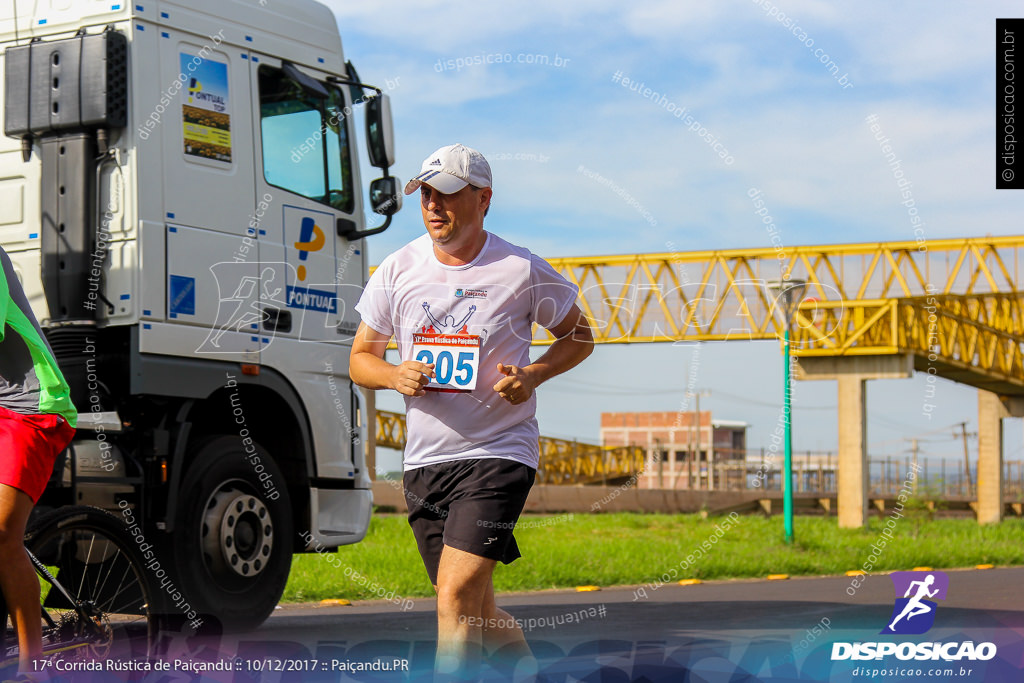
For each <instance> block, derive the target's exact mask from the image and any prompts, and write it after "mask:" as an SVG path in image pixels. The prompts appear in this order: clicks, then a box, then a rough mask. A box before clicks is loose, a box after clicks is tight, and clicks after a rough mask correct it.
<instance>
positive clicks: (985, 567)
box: [974, 564, 995, 569]
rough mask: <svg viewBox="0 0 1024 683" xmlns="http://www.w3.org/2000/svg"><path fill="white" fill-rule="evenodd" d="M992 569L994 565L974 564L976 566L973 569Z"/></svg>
mask: <svg viewBox="0 0 1024 683" xmlns="http://www.w3.org/2000/svg"><path fill="white" fill-rule="evenodd" d="M994 567H995V565H994V564H976V565H974V568H975V569H992V568H994Z"/></svg>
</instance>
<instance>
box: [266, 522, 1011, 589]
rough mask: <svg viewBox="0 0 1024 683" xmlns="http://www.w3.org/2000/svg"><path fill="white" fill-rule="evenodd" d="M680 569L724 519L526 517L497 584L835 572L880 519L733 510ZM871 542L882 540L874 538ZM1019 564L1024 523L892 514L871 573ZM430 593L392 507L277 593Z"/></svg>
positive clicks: (862, 549)
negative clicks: (790, 519) (788, 540)
mask: <svg viewBox="0 0 1024 683" xmlns="http://www.w3.org/2000/svg"><path fill="white" fill-rule="evenodd" d="M734 519H736V522H735V523H734V524H733V526H732V528H730V529H728V530H727V531H725V532H724V533H723V534H722V535H721V538H720V539H719V540H718V541H717V543H715V544H714V545H710V550H709V551H707V552H704V553H703V557H701V558H700V559H696V558H694V561H693V563H692V565H690V566H689V567H688V568H686V569H681V568H680V563H681V562H683V563H685V562H686V558H687V556H688V555H690V554H695V551H697V550H698V549H701V545H702V544H703V543H704V542H705V541H708V540H709V538H711V537H712V536H713V535H714V534H715V526H716V525H719V526H725V524H726V518H725V517H709V518H708V519H701V518H700V516H699V515H661V514H634V513H618V514H602V515H589V514H576V515H573V516H572V517H571V518H569V516H568V515H528V516H524V517H523V518H522V519H521V520H520V528H517V530H516V539H517V540H518V542H519V547H520V549H521V551H522V553H523V557H522V558H521V559H519V560H517V561H516V562H515V563H514V564H512V565H509V566H504V565H501V564H499V565H498V568H497V570H496V571H495V575H494V585H495V589H496V590H497V591H498V592H510V591H528V590H541V589H546V588H567V587H573V586H577V585H581V584H596V585H599V586H614V585H629V584H642V583H648V582H654V581H657V580H658V579H659V577H661V576H662V575H663V574H665V573H666V572H668V571H670V570H671V569H673V568H675V569H676V571H677V572H678V575H677V576H675V577H674V578H675V579H683V578H701V579H725V578H741V577H763V576H765V575H767V574H775V573H782V574H790V575H815V574H840V573H842V572H845V571H847V570H850V569H860V568H861V567H862V565H863V564H864V563H865V562H866V561H867V559H868V557H869V556H870V555H871V554H872V550H871V546H872V544H873V543H876V542H877V541H879V539H880V533H881V531H882V529H884V528H885V520H884V519H883V520H880V519H872V520H871V522H870V524H869V526H868V527H867V528H865V529H839V528H838V525H837V523H836V519H835V518H834V517H833V518H823V517H797V518H796V520H795V525H794V526H795V534H794V535H795V538H796V542H795V543H794V545H793V546H791V547H789V546H786V544H785V543H784V541H783V536H784V532H783V522H782V517H781V516H775V517H772V518H770V519H765V518H763V517H760V516H753V515H748V516H741V517H739V518H738V519H737V518H734ZM882 540H886V539H884V538H882ZM982 563H990V564H995V565H1019V564H1024V520H1021V519H1007V520H1005V521H1004V522H1003V523H1002V524H999V525H995V526H984V527H981V526H978V524H977V523H976V522H974V520H971V519H941V520H928V519H927V516H926V514H925V513H924V512H920V511H917V512H913V511H910V510H909V508H908V516H907V517H904V518H903V519H900V520H898V521H897V524H896V527H895V530H894V532H893V540H891V541H888V540H886V546H885V547H884V549H882V552H881V553H880V554H879V556H878V561H877V564H876V565H875V567H874V571H875V572H878V571H889V570H905V569H912V568H913V567H916V566H928V567H932V568H935V569H942V568H952V567H973V566H974V565H976V564H982ZM389 591H393V595H396V596H401V597H422V596H428V595H433V589H432V588H431V586H430V582H429V581H428V579H427V574H426V571H425V570H424V569H423V563H422V561H421V560H420V557H419V553H418V552H417V550H416V542H415V540H414V539H413V535H412V531H411V530H410V529H409V525H408V524H407V523H406V521H405V516H404V515H381V514H378V515H375V516H374V517H373V521H372V522H371V524H370V530H369V532H368V534H367V536H366V539H365V540H364V541H362V542H361V543H357V544H355V545H350V546H342V547H341V548H340V549H339V551H338V552H336V553H325V554H324V555H323V556H320V555H317V554H308V555H297V556H296V557H295V558H294V560H293V563H292V573H291V577H290V578H289V581H288V586H287V588H286V589H285V593H284V597H283V601H285V602H303V601H310V600H320V599H323V598H347V599H350V600H369V599H377V598H381V597H390V596H387V593H388V592H389Z"/></svg>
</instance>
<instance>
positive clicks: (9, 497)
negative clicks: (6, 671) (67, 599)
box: [0, 484, 43, 671]
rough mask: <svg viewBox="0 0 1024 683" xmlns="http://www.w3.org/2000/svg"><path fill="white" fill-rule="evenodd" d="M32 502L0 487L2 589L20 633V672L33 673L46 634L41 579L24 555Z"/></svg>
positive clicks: (0, 582) (9, 487) (15, 492)
mask: <svg viewBox="0 0 1024 683" xmlns="http://www.w3.org/2000/svg"><path fill="white" fill-rule="evenodd" d="M32 507H33V503H32V499H31V498H29V497H28V495H26V494H25V493H24V492H22V491H19V490H18V489H16V488H14V487H13V486H7V485H6V484H0V557H2V558H4V559H3V570H2V571H0V588H2V589H3V593H4V599H5V600H6V601H7V609H8V611H9V612H10V614H11V620H12V621H13V622H14V626H15V628H16V629H17V631H18V653H19V657H18V668H19V669H20V670H21V671H32V660H33V659H36V658H38V657H39V656H40V655H41V654H42V649H43V631H42V622H41V621H40V617H39V578H38V577H36V573H35V569H33V568H32V563H31V562H29V559H28V555H27V554H26V553H25V525H26V524H27V523H28V515H29V513H30V512H31V511H32Z"/></svg>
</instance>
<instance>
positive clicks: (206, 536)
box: [170, 436, 294, 631]
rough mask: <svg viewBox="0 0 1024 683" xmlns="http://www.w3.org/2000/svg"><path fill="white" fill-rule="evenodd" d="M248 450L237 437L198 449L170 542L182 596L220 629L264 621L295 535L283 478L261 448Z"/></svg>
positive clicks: (288, 562) (277, 596)
mask: <svg viewBox="0 0 1024 683" xmlns="http://www.w3.org/2000/svg"><path fill="white" fill-rule="evenodd" d="M253 446H255V451H254V452H246V448H245V447H244V446H243V444H242V440H241V439H239V438H238V437H237V436H218V437H212V438H209V439H205V440H203V441H201V442H199V443H198V444H197V445H196V454H195V457H194V458H193V459H192V462H191V464H190V465H189V467H188V469H187V470H186V472H185V476H184V478H183V479H182V486H181V491H180V492H179V494H178V507H177V513H176V515H175V527H174V533H172V534H171V539H170V545H171V547H172V548H173V551H174V552H173V556H174V559H175V564H176V568H177V575H178V577H179V579H180V580H181V583H182V585H183V586H184V593H185V595H186V596H187V597H188V598H189V599H190V600H191V601H192V603H193V607H194V609H196V611H198V612H199V613H200V614H202V615H204V621H207V620H210V619H212V620H213V621H214V623H219V624H220V625H221V627H222V628H223V629H224V630H225V631H242V630H249V629H253V628H256V627H257V626H259V625H260V624H261V623H263V621H264V620H265V619H266V618H267V617H268V616H269V615H270V613H271V612H272V611H273V610H274V607H275V606H276V605H277V603H278V600H280V598H281V594H282V593H283V592H284V587H285V583H287V581H288V571H289V569H290V567H291V559H292V536H293V534H294V530H293V528H292V519H291V502H290V500H289V497H288V489H287V487H286V485H285V480H284V476H283V475H282V474H281V471H280V469H278V467H277V465H276V464H275V463H274V459H273V458H272V457H271V456H270V454H269V453H267V451H266V450H264V449H263V448H262V447H260V446H259V445H258V444H255V443H254V444H253ZM251 448H252V446H250V449H251ZM268 485H269V487H268Z"/></svg>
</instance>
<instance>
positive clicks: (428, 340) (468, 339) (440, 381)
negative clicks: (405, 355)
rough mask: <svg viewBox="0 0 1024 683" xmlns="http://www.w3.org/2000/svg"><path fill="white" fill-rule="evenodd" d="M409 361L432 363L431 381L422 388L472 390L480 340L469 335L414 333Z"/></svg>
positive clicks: (474, 387) (474, 382) (476, 372)
mask: <svg viewBox="0 0 1024 683" xmlns="http://www.w3.org/2000/svg"><path fill="white" fill-rule="evenodd" d="M412 358H413V360H417V361H419V362H421V363H433V364H434V375H435V376H434V378H433V379H431V380H430V383H429V384H427V386H426V387H425V388H426V389H438V390H447V391H472V390H473V389H476V377H477V374H478V370H479V367H480V337H479V336H477V335H473V334H414V335H413V336H412Z"/></svg>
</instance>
